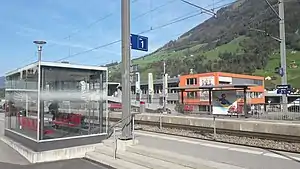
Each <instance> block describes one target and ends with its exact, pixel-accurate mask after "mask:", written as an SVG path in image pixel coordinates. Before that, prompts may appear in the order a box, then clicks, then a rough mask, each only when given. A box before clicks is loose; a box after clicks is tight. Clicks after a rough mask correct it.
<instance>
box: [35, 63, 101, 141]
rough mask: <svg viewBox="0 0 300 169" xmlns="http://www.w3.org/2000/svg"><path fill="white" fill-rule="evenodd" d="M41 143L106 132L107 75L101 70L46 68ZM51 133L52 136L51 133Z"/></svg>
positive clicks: (42, 100)
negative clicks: (105, 82) (44, 140)
mask: <svg viewBox="0 0 300 169" xmlns="http://www.w3.org/2000/svg"><path fill="white" fill-rule="evenodd" d="M42 72H43V78H42V92H41V103H42V106H41V107H43V109H42V110H41V112H42V113H41V114H44V118H43V119H44V120H43V125H42V127H41V130H44V131H48V132H46V134H45V133H41V134H40V135H41V139H53V138H62V137H74V136H80V135H90V134H99V133H104V132H105V128H104V127H105V125H104V124H103V115H104V113H103V110H104V109H103V107H104V106H105V104H103V103H105V102H104V97H103V96H104V95H105V93H106V92H104V91H105V90H106V89H105V88H104V81H105V76H104V75H105V73H106V72H104V71H97V70H82V69H65V68H54V67H43V69H42ZM50 130H51V132H50Z"/></svg>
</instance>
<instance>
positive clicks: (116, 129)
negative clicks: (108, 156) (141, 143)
mask: <svg viewBox="0 0 300 169" xmlns="http://www.w3.org/2000/svg"><path fill="white" fill-rule="evenodd" d="M136 114H139V113H130V114H129V115H127V116H126V117H125V118H122V119H120V120H119V121H117V122H116V123H115V124H113V125H112V126H111V127H109V129H108V132H109V133H110V132H111V131H112V132H111V133H110V134H108V137H107V138H110V137H111V135H113V140H114V147H113V157H114V159H116V158H117V149H118V146H117V145H118V139H117V136H116V133H117V131H122V130H123V129H124V127H125V126H126V125H127V124H125V125H123V126H122V127H120V128H117V127H118V126H119V125H120V124H122V123H123V121H125V120H128V119H129V118H131V121H130V122H132V141H133V143H135V133H134V128H135V127H134V121H135V115H136ZM130 122H129V123H130Z"/></svg>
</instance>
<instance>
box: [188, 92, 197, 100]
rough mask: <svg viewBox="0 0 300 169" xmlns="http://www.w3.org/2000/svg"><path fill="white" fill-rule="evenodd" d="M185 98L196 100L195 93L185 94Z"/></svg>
mask: <svg viewBox="0 0 300 169" xmlns="http://www.w3.org/2000/svg"><path fill="white" fill-rule="evenodd" d="M187 98H189V99H195V98H197V92H187Z"/></svg>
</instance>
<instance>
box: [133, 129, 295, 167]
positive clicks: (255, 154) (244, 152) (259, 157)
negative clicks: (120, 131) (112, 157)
mask: <svg viewBox="0 0 300 169" xmlns="http://www.w3.org/2000/svg"><path fill="white" fill-rule="evenodd" d="M136 135H137V137H136V138H137V140H138V141H139V144H138V146H142V147H145V148H146V149H148V150H149V151H151V149H158V150H163V151H168V152H172V153H177V154H181V155H186V156H190V157H193V158H197V159H198V160H199V161H202V163H203V164H205V165H207V166H210V167H213V168H226V166H222V165H223V164H226V165H227V167H229V168H241V169H242V168H251V169H262V168H263V169H265V168H272V169H284V168H289V169H297V168H299V167H300V154H294V153H286V152H280V151H271V150H265V149H259V148H251V147H245V146H238V145H232V144H225V143H216V142H212V141H204V140H198V139H191V138H186V137H178V136H170V135H165V134H157V133H155V134H154V133H151V132H140V131H139V132H136Z"/></svg>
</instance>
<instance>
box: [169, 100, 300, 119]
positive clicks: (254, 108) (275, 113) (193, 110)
mask: <svg viewBox="0 0 300 169" xmlns="http://www.w3.org/2000/svg"><path fill="white" fill-rule="evenodd" d="M183 106H184V105H183ZM287 107H288V111H287V112H284V110H283V104H282V103H273V104H272V103H270V104H268V103H266V104H248V105H247V112H246V113H245V112H244V109H242V110H241V112H240V113H239V115H241V116H238V117H240V118H245V117H247V118H252V119H262V120H285V121H300V103H289V104H287ZM177 109H178V108H177ZM177 109H175V110H176V111H177V112H178V113H179V114H182V115H186V116H201V117H212V116H213V114H212V112H210V111H209V106H202V107H199V106H198V105H195V106H193V105H190V106H186V108H185V109H184V110H180V111H179V110H177ZM212 111H213V107H212ZM243 115H246V116H243ZM226 117H227V118H236V117H237V116H231V114H229V113H228V114H227V115H224V118H226Z"/></svg>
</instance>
